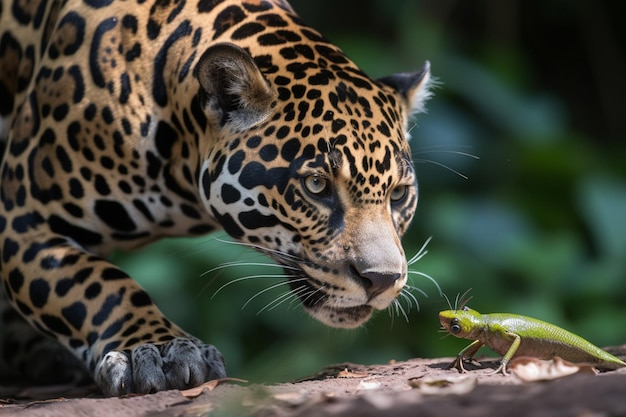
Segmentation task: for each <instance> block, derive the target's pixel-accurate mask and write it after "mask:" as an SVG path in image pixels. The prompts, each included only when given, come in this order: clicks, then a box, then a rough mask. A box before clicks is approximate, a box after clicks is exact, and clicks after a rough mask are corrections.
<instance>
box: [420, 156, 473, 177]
mask: <svg viewBox="0 0 626 417" xmlns="http://www.w3.org/2000/svg"><path fill="white" fill-rule="evenodd" d="M415 162H416V163H417V162H426V163H430V164H433V165H437V166H439V167H441V168H445V169H447V170H448V171H451V172H453V173H455V174H456V175H458V176H459V177H461V178H463V179H464V180H466V179H469V177H468V176H467V175H465V174H462V173H461V172H459V171H457V170H456V169H454V168H451V167H449V166H447V165H446V164H442V163H441V162H437V161H433V160H432V159H422V158H420V159H416V160H415Z"/></svg>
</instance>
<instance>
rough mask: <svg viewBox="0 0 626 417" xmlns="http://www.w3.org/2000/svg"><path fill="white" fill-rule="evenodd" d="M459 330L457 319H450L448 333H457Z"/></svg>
mask: <svg viewBox="0 0 626 417" xmlns="http://www.w3.org/2000/svg"><path fill="white" fill-rule="evenodd" d="M460 331H461V326H460V325H459V319H452V320H450V333H452V334H457V333H458V332H460Z"/></svg>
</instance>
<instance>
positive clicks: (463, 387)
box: [409, 375, 476, 395]
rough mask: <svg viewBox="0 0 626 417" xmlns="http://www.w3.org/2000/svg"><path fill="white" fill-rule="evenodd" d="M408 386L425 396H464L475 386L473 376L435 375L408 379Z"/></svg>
mask: <svg viewBox="0 0 626 417" xmlns="http://www.w3.org/2000/svg"><path fill="white" fill-rule="evenodd" d="M409 385H410V386H411V387H413V388H417V389H419V390H420V392H421V393H423V394H426V395H448V394H466V393H468V392H470V391H472V390H473V389H474V387H475V386H476V377H474V376H473V375H458V376H446V375H439V376H437V375H435V376H430V377H424V378H422V377H419V378H411V379H409Z"/></svg>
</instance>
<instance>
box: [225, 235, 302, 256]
mask: <svg viewBox="0 0 626 417" xmlns="http://www.w3.org/2000/svg"><path fill="white" fill-rule="evenodd" d="M215 240H217V241H218V242H222V243H228V244H231V245H238V246H243V247H246V248H251V249H256V250H258V251H260V252H262V253H271V254H274V255H276V256H279V257H282V258H283V259H287V260H291V261H295V262H298V261H302V260H301V259H300V258H298V257H297V256H294V255H291V254H289V253H285V252H283V251H280V250H277V249H269V248H265V247H263V246H260V245H255V244H253V243H247V242H234V241H228V240H223V239H220V238H216V239H215Z"/></svg>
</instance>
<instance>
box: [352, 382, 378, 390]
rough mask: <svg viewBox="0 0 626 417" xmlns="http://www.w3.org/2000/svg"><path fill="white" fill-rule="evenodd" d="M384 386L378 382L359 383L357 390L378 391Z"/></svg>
mask: <svg viewBox="0 0 626 417" xmlns="http://www.w3.org/2000/svg"><path fill="white" fill-rule="evenodd" d="M381 386H382V384H381V383H380V382H378V381H361V382H359V386H358V388H357V389H359V390H364V391H367V390H371V389H378V388H380V387H381Z"/></svg>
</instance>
